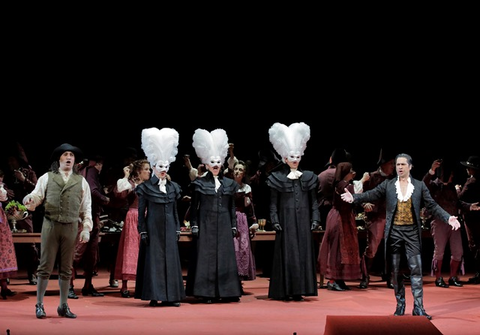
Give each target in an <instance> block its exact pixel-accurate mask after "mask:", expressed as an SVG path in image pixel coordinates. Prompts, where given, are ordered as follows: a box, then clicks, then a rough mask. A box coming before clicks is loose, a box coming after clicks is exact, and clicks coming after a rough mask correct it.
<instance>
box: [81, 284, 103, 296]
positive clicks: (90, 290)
mask: <svg viewBox="0 0 480 335" xmlns="http://www.w3.org/2000/svg"><path fill="white" fill-rule="evenodd" d="M82 295H83V296H87V295H91V296H92V297H103V296H105V294H103V293H100V292H98V291H97V290H96V289H95V288H94V287H93V285H92V286H90V288H88V289H87V288H82Z"/></svg>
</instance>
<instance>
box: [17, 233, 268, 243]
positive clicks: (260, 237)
mask: <svg viewBox="0 0 480 335" xmlns="http://www.w3.org/2000/svg"><path fill="white" fill-rule="evenodd" d="M12 235H13V243H40V242H41V238H40V233H12ZM115 238H117V239H118V238H120V233H104V232H101V233H100V242H101V241H102V239H104V240H106V239H115ZM192 238H193V237H192V233H191V232H181V233H180V240H179V242H191V241H192ZM273 240H275V232H274V231H257V233H256V234H255V237H254V238H253V239H252V241H273Z"/></svg>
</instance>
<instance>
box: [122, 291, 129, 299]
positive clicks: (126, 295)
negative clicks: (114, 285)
mask: <svg viewBox="0 0 480 335" xmlns="http://www.w3.org/2000/svg"><path fill="white" fill-rule="evenodd" d="M120 294H121V296H122V298H130V291H129V290H125V291H120Z"/></svg>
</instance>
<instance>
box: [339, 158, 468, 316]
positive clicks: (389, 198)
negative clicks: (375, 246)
mask: <svg viewBox="0 0 480 335" xmlns="http://www.w3.org/2000/svg"><path fill="white" fill-rule="evenodd" d="M412 167H413V165H412V157H410V155H407V154H404V153H402V154H398V155H397V156H396V157H395V170H396V173H397V177H396V178H392V179H387V180H385V181H383V182H382V183H381V184H379V185H377V186H376V187H375V188H373V189H371V190H369V191H365V192H363V193H355V194H351V193H350V192H349V191H348V190H347V189H346V188H345V193H343V194H342V195H341V197H342V199H343V200H344V201H346V202H350V203H351V202H354V203H364V202H373V201H377V200H379V199H382V198H385V205H386V214H387V215H386V222H385V233H384V236H385V246H386V247H385V253H386V254H385V255H387V253H388V254H389V255H390V260H391V262H392V264H391V268H392V284H393V289H394V292H395V298H396V300H397V307H396V309H395V312H394V313H393V315H398V316H399V315H404V314H405V285H404V283H403V275H402V274H401V273H400V261H401V258H402V253H404V254H405V256H406V260H407V263H408V267H409V269H410V282H411V290H412V295H413V310H412V315H420V316H425V317H426V318H427V319H429V320H430V319H431V318H432V317H431V316H430V315H428V314H427V312H425V309H424V307H423V277H422V228H421V224H422V222H421V220H420V210H421V207H422V204H424V206H425V208H426V209H427V210H428V212H429V213H431V214H432V215H433V216H435V217H436V218H438V219H439V220H441V221H443V222H444V223H445V224H448V225H450V226H451V227H452V229H454V230H457V229H458V228H460V222H458V220H457V217H456V216H453V215H450V214H449V213H448V212H446V211H445V210H444V209H443V208H442V207H440V206H439V205H438V204H437V203H436V202H435V200H434V199H433V198H432V196H431V195H430V191H429V190H428V188H427V185H426V184H425V183H424V182H423V181H421V180H418V179H415V178H413V177H412V176H411V175H410V170H411V169H412ZM385 259H387V258H385Z"/></svg>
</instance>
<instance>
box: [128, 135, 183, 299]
mask: <svg viewBox="0 0 480 335" xmlns="http://www.w3.org/2000/svg"><path fill="white" fill-rule="evenodd" d="M178 139H179V134H178V132H177V131H176V130H175V129H173V128H162V129H157V128H155V127H152V128H146V129H143V130H142V149H143V151H144V152H145V155H146V156H147V160H148V162H149V163H150V166H151V167H152V169H153V173H152V175H151V177H150V179H148V180H145V181H144V182H143V183H141V184H139V185H138V186H137V187H136V188H135V192H136V194H137V197H138V232H139V233H140V238H141V243H140V249H139V254H138V264H137V278H136V281H135V298H136V299H141V300H150V306H152V307H155V306H174V307H179V306H180V302H181V300H183V299H184V298H185V289H184V286H183V275H182V265H181V262H180V252H179V249H178V240H179V238H180V220H179V217H178V208H177V202H178V200H179V199H180V198H181V191H182V190H181V188H180V185H179V184H177V183H176V182H174V181H172V180H170V178H169V176H168V174H167V172H168V170H169V169H170V164H171V163H173V162H174V161H175V158H176V155H177V153H178V149H177V147H178Z"/></svg>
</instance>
